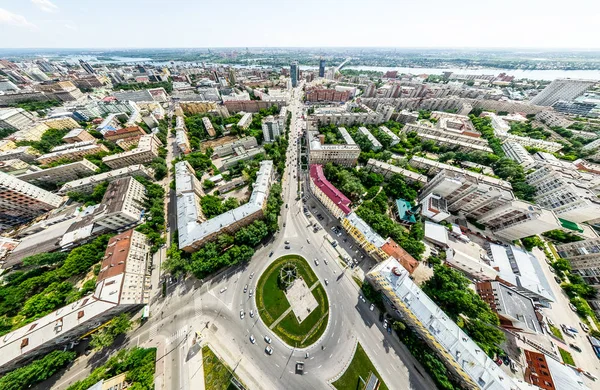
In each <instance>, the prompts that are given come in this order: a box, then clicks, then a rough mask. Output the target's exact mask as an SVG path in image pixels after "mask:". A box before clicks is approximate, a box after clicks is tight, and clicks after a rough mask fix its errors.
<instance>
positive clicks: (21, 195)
mask: <svg viewBox="0 0 600 390" xmlns="http://www.w3.org/2000/svg"><path fill="white" fill-rule="evenodd" d="M62 203H63V198H62V197H60V196H58V195H54V194H53V193H51V192H48V191H46V190H43V189H41V188H39V187H36V186H34V185H32V184H29V183H27V182H26V181H23V180H21V179H19V178H17V177H14V176H11V175H8V174H6V173H4V172H0V231H1V230H6V229H8V228H11V227H13V226H18V225H21V224H23V223H26V222H29V221H31V220H32V219H34V218H35V217H37V216H39V215H41V214H43V213H46V212H48V211H50V210H52V209H55V208H57V207H59V206H60V205H61V204H62Z"/></svg>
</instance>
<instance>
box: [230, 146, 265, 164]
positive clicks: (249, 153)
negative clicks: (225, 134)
mask: <svg viewBox="0 0 600 390" xmlns="http://www.w3.org/2000/svg"><path fill="white" fill-rule="evenodd" d="M264 152H265V150H264V149H263V148H262V147H259V148H253V149H248V150H246V149H245V148H239V149H236V154H235V156H231V157H227V158H224V159H223V160H221V164H220V167H219V168H224V169H229V168H231V167H234V166H236V165H237V164H238V163H240V162H243V161H247V160H252V159H253V158H254V156H256V155H259V154H263V153H264Z"/></svg>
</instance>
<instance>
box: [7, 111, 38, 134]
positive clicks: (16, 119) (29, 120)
mask: <svg viewBox="0 0 600 390" xmlns="http://www.w3.org/2000/svg"><path fill="white" fill-rule="evenodd" d="M34 124H35V118H34V116H33V115H31V114H30V113H29V112H27V111H25V110H24V109H22V108H0V129H13V130H15V131H17V130H27V129H28V128H30V127H32V126H33V125H34Z"/></svg>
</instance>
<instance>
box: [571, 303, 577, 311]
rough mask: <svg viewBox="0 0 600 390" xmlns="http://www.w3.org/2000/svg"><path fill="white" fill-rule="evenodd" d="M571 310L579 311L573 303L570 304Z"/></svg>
mask: <svg viewBox="0 0 600 390" xmlns="http://www.w3.org/2000/svg"><path fill="white" fill-rule="evenodd" d="M569 309H571V310H573V311H575V312H576V311H577V308H576V307H575V305H573V304H572V303H571V302H569Z"/></svg>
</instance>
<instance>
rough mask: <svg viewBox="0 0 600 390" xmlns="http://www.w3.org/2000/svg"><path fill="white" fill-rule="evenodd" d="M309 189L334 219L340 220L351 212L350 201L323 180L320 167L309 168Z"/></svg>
mask: <svg viewBox="0 0 600 390" xmlns="http://www.w3.org/2000/svg"><path fill="white" fill-rule="evenodd" d="M309 188H310V190H311V192H312V193H313V194H314V195H315V196H316V197H317V199H319V201H321V203H322V204H323V205H324V206H325V207H326V208H327V210H329V212H330V213H331V214H332V215H333V216H334V217H336V218H338V219H340V218H342V217H343V216H345V215H348V214H349V213H350V212H352V209H351V208H350V203H351V202H350V199H348V198H347V197H346V196H345V195H344V194H343V193H341V192H340V191H339V190H338V189H337V188H335V187H334V185H333V184H331V183H330V182H329V181H328V180H327V178H325V174H324V173H323V166H322V165H319V164H313V165H311V166H310V182H309Z"/></svg>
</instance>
